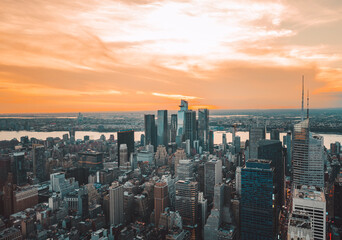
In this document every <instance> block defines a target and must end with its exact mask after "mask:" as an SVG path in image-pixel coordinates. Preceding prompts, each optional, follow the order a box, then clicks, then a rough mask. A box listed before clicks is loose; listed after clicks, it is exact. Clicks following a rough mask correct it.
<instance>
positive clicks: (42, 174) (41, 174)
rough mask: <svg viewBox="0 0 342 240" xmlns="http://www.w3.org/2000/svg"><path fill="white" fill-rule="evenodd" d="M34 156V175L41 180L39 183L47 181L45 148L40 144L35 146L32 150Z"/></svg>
mask: <svg viewBox="0 0 342 240" xmlns="http://www.w3.org/2000/svg"><path fill="white" fill-rule="evenodd" d="M32 155H33V175H34V176H35V177H36V178H38V179H39V181H45V180H47V179H46V178H47V176H46V171H45V169H46V166H45V165H46V158H45V147H44V146H43V145H39V144H33V148H32Z"/></svg>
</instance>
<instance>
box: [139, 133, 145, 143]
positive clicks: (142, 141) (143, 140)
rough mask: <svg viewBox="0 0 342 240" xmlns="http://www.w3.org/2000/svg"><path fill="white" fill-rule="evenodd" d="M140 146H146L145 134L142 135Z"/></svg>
mask: <svg viewBox="0 0 342 240" xmlns="http://www.w3.org/2000/svg"><path fill="white" fill-rule="evenodd" d="M140 146H145V134H141V135H140Z"/></svg>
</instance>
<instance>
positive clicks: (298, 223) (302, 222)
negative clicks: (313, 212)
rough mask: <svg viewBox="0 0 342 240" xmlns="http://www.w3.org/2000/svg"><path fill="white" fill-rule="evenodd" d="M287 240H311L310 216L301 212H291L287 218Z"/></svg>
mask: <svg viewBox="0 0 342 240" xmlns="http://www.w3.org/2000/svg"><path fill="white" fill-rule="evenodd" d="M287 239H293V240H301V239H308V240H310V239H313V232H312V222H311V218H310V216H309V215H308V214H307V213H305V212H302V211H293V212H292V213H291V215H290V218H289V225H288V230H287Z"/></svg>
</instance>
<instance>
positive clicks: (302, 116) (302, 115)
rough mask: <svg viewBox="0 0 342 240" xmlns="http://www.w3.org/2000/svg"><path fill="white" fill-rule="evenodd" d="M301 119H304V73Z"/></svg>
mask: <svg viewBox="0 0 342 240" xmlns="http://www.w3.org/2000/svg"><path fill="white" fill-rule="evenodd" d="M301 120H302V121H303V120H304V75H303V76H302V113H301Z"/></svg>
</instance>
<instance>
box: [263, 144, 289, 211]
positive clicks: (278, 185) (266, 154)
mask: <svg viewBox="0 0 342 240" xmlns="http://www.w3.org/2000/svg"><path fill="white" fill-rule="evenodd" d="M258 159H265V160H270V161H271V167H272V168H274V185H275V194H276V200H277V202H276V206H275V207H276V208H277V210H278V211H277V213H278V212H279V211H280V210H281V207H282V206H283V204H284V157H283V146H282V143H281V142H280V141H278V140H260V141H259V143H258Z"/></svg>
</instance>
